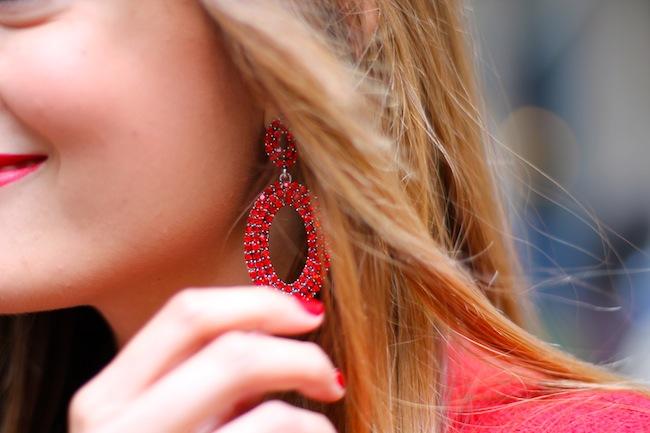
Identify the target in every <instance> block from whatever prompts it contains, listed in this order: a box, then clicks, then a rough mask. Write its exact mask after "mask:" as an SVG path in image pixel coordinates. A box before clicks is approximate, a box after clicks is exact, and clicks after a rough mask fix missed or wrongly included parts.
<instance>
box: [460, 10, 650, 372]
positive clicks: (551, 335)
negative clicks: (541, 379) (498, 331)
mask: <svg viewBox="0 0 650 433" xmlns="http://www.w3.org/2000/svg"><path fill="white" fill-rule="evenodd" d="M466 8H467V12H468V17H469V18H470V27H471V31H472V32H473V33H474V34H473V37H474V38H475V41H476V44H477V50H478V52H477V53H476V54H477V62H478V63H479V64H478V67H479V71H480V73H481V75H482V77H481V78H482V80H483V86H484V91H485V96H486V98H487V104H488V107H487V108H488V113H487V114H488V119H487V120H488V123H489V127H490V133H491V134H493V135H494V139H495V140H498V143H502V144H503V146H499V147H501V148H502V150H503V152H501V153H503V156H502V157H499V158H498V159H497V161H496V162H495V164H497V170H498V171H499V173H500V174H502V175H503V176H504V178H505V179H507V180H508V188H509V193H508V196H509V200H510V203H509V207H510V208H511V210H512V212H513V215H514V221H515V224H516V227H517V230H516V232H517V233H516V236H517V244H518V247H519V250H520V253H521V257H522V260H523V263H524V266H525V269H526V272H527V273H528V275H529V282H528V286H527V287H528V288H529V290H530V293H531V295H532V297H533V299H534V300H535V302H536V304H537V305H538V306H539V308H540V312H541V319H542V321H543V324H544V325H545V328H546V331H547V333H548V335H547V336H546V338H547V339H550V340H551V341H552V342H554V343H557V344H559V345H561V346H562V347H564V348H565V349H567V350H569V351H571V352H573V353H575V354H576V355H578V356H580V357H582V358H584V359H587V360H590V361H594V362H597V363H600V364H608V365H609V366H610V367H611V368H613V369H616V370H618V371H620V372H623V373H625V374H628V375H630V376H633V377H635V378H638V379H643V380H648V381H650V0H618V1H612V0H467V1H466ZM510 151H512V152H510ZM528 163H530V165H528ZM537 169H539V170H537Z"/></svg>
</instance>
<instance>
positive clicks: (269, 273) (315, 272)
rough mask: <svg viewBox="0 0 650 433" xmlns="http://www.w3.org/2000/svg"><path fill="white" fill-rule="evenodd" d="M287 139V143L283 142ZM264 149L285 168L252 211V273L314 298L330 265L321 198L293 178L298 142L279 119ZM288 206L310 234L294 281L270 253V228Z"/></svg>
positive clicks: (247, 239)
mask: <svg viewBox="0 0 650 433" xmlns="http://www.w3.org/2000/svg"><path fill="white" fill-rule="evenodd" d="M283 138H284V142H285V144H286V145H285V146H283V145H282V144H283V140H282V139H283ZM264 149H265V150H266V154H267V155H268V156H269V158H270V159H271V162H272V163H273V164H275V165H276V166H277V167H280V168H281V169H282V173H281V174H280V177H279V179H278V180H277V181H276V182H274V183H272V184H271V185H269V186H268V187H266V188H265V189H264V191H262V192H261V193H260V195H259V196H258V197H257V199H256V200H255V203H254V205H253V208H252V209H251V211H250V213H249V214H248V220H247V223H246V232H245V234H244V255H245V260H246V266H247V267H248V274H249V276H250V277H251V280H252V281H253V283H255V284H257V285H266V286H272V287H275V288H277V289H280V290H282V291H283V292H286V293H289V294H297V295H299V296H302V297H303V298H306V299H311V298H313V297H315V296H316V294H317V293H318V292H319V291H320V289H321V287H322V282H323V280H322V278H323V276H324V274H325V273H326V272H327V270H328V269H329V265H330V261H329V260H330V258H329V254H328V252H327V249H326V248H325V243H324V239H323V237H322V235H321V233H320V231H321V230H320V223H319V221H318V218H317V215H316V212H315V208H317V199H316V197H315V196H314V195H313V194H311V193H310V192H309V190H308V189H307V187H306V186H304V185H301V184H299V183H297V182H293V181H292V179H291V175H290V174H289V172H288V169H289V167H291V166H292V165H293V164H295V162H296V160H297V148H296V141H295V138H294V136H293V134H292V133H291V132H290V131H289V130H288V129H287V128H286V127H285V126H284V125H283V124H282V122H281V121H280V120H279V119H275V120H273V121H272V122H271V124H270V125H269V126H268V128H267V129H266V134H265V135H264ZM285 206H291V207H292V208H293V209H294V210H295V211H296V212H297V213H298V215H300V217H301V218H302V221H303V224H304V226H305V232H306V235H307V261H306V263H305V266H304V268H303V270H302V273H301V274H300V276H299V277H298V278H297V279H296V280H295V281H293V282H291V283H287V282H285V281H283V280H282V279H280V277H278V275H277V274H276V272H275V269H274V268H273V264H272V263H271V254H270V252H269V229H270V228H271V224H272V223H273V219H274V218H275V216H276V214H277V213H278V211H279V210H280V209H282V208H283V207H285Z"/></svg>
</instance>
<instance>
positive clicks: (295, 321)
mask: <svg viewBox="0 0 650 433" xmlns="http://www.w3.org/2000/svg"><path fill="white" fill-rule="evenodd" d="M207 1H209V0H207ZM273 117H275V113H273V112H272V111H271V110H269V109H268V108H267V107H260V106H258V105H257V104H256V103H255V101H254V100H253V98H252V97H251V94H250V92H249V91H248V89H247V87H246V85H245V83H244V82H243V80H242V79H241V77H240V76H239V74H238V73H237V70H236V69H235V67H234V65H233V64H232V63H231V60H230V58H229V57H228V55H227V53H226V51H225V49H224V45H223V41H222V40H221V39H220V36H219V33H218V31H217V27H216V26H215V24H214V22H213V21H212V20H211V19H210V18H209V16H208V15H207V13H206V12H205V10H204V9H203V5H202V4H201V3H199V2H197V1H196V0H137V1H134V0H101V1H100V0H0V153H14V154H29V153H38V154H45V155H47V156H48V159H47V161H46V162H45V163H44V164H43V165H42V166H41V167H40V168H39V169H38V170H37V171H35V172H33V173H31V174H30V175H28V176H26V177H24V178H22V179H21V180H19V181H17V182H13V183H11V184H8V185H5V186H3V187H0V227H2V230H0V243H1V244H2V246H3V248H2V249H0V314H15V313H22V312H36V311H45V310H51V309H59V308H68V307H73V306H78V305H90V306H93V307H94V308H96V309H97V310H98V311H99V312H100V313H101V314H102V315H103V316H104V317H105V318H106V319H107V322H108V323H109V326H110V327H111V329H112V331H113V333H114V336H115V338H116V341H117V343H118V347H119V352H118V354H117V356H116V357H115V359H114V360H113V361H112V362H111V363H110V364H109V365H107V366H106V368H104V369H103V370H102V371H101V372H100V374H98V375H97V376H96V377H94V378H93V379H92V380H90V381H89V382H88V383H87V384H86V385H84V386H83V387H82V388H81V389H80V390H78V392H77V393H76V394H75V396H74V398H73V401H72V402H71V404H70V408H69V419H70V422H69V424H70V432H74V433H82V432H83V433H85V432H93V433H96V432H102V433H109V432H122V433H124V432H126V433H128V432H139V433H142V432H148V431H151V432H157V433H160V432H170V433H171V432H179V433H180V432H188V431H198V430H197V429H198V428H199V426H202V428H203V430H201V431H215V432H216V431H219V432H222V433H240V432H241V433H244V432H250V431H256V432H262V433H263V432H272V431H282V432H310V433H319V432H323V433H324V432H327V433H331V432H333V431H334V429H333V427H332V426H331V424H330V423H329V421H327V419H325V418H324V417H323V416H322V415H319V414H316V413H312V412H309V411H307V410H304V409H299V408H295V407H292V406H290V405H287V404H284V403H281V402H278V401H275V402H274V401H272V402H270V403H264V404H260V405H257V406H255V405H256V404H257V403H259V402H260V399H261V398H262V396H263V395H264V394H265V393H268V392H271V391H280V390H290V389H294V390H297V391H298V392H301V393H303V394H304V395H306V396H308V397H310V398H314V399H320V400H323V401H335V400H337V399H339V398H341V397H342V395H343V389H342V388H341V387H340V386H339V385H338V383H337V379H336V374H335V372H336V370H335V369H334V366H333V364H332V362H331V360H330V359H329V358H328V357H327V355H326V354H325V353H324V352H323V351H322V349H321V348H320V347H318V346H317V345H315V344H314V343H308V342H301V341H296V340H294V339H292V338H289V337H290V336H291V335H294V334H300V333H304V332H308V331H310V330H313V329H314V328H315V327H317V326H319V325H320V324H321V323H322V320H323V314H320V315H314V314H310V313H309V312H308V311H307V310H305V309H304V308H302V307H301V304H300V303H299V302H297V301H296V300H294V299H292V297H289V296H287V295H285V294H283V293H280V292H279V291H278V290H276V289H272V288H271V289H269V288H259V287H258V288H255V287H250V286H248V285H249V284H250V280H249V278H248V274H247V271H246V268H245V264H244V260H243V247H242V237H243V232H244V225H243V224H244V223H245V218H239V217H241V216H242V213H243V212H245V210H246V208H247V206H248V205H249V202H248V200H249V199H250V197H251V185H252V182H253V180H255V177H256V175H257V171H256V168H258V164H259V163H260V161H259V159H258V158H259V155H260V150H261V138H262V134H263V131H264V126H265V125H266V124H267V123H268V122H269V121H270V119H271V118H273ZM275 225H276V224H274V226H275ZM272 247H273V246H272ZM289 258H290V257H289ZM285 259H286V258H283V257H281V260H285ZM152 353H155V355H156V356H151V354H152ZM226 373H227V374H226ZM254 406H255V408H254V409H252V410H250V411H249V412H247V413H244V412H245V411H246V410H247V409H250V408H251V407H254Z"/></svg>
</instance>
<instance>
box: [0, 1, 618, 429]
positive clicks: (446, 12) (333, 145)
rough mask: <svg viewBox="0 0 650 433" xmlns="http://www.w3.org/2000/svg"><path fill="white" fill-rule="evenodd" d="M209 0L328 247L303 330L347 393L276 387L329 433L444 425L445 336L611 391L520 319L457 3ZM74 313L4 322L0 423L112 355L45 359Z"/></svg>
mask: <svg viewBox="0 0 650 433" xmlns="http://www.w3.org/2000/svg"><path fill="white" fill-rule="evenodd" d="M203 3H204V5H205V6H206V9H207V11H208V13H209V14H210V16H212V17H213V18H214V22H215V26H216V27H217V29H218V31H219V32H220V33H221V35H222V37H223V40H224V42H225V44H226V45H227V47H228V50H229V53H230V54H231V55H232V58H233V60H234V62H235V64H236V65H237V67H238V68H239V69H240V71H241V73H242V75H243V76H244V77H245V79H246V80H247V82H248V83H249V84H250V86H251V89H253V91H254V94H255V95H256V97H257V98H258V99H259V101H260V103H264V104H271V105H272V106H274V107H276V108H277V109H278V111H279V112H281V113H282V116H283V117H284V118H285V119H286V120H287V122H288V124H289V125H290V128H291V129H292V130H293V132H294V134H295V136H296V137H297V139H298V142H299V146H300V148H299V151H300V154H301V158H300V171H301V174H302V176H301V177H302V179H304V181H305V183H306V184H307V186H308V187H309V188H310V189H311V190H312V191H313V192H314V193H315V194H316V195H317V196H318V197H319V202H320V212H321V216H320V218H321V221H322V227H323V230H324V232H325V233H326V236H327V238H328V242H329V247H330V252H331V263H332V267H331V272H330V275H329V279H328V280H327V281H326V287H325V288H324V290H323V292H322V297H323V300H324V302H325V304H326V308H327V319H326V321H325V323H324V325H323V327H322V328H321V329H319V330H318V331H316V332H314V333H313V334H311V335H309V336H307V338H311V339H314V340H317V341H318V342H319V343H320V344H321V345H322V346H323V347H324V348H325V349H326V351H327V352H328V353H329V354H330V355H331V356H332V357H333V360H334V362H335V363H336V364H337V365H339V366H340V367H341V368H342V370H343V371H344V373H345V376H346V379H347V383H348V392H347V396H346V398H345V399H344V400H343V401H342V402H339V403H337V404H329V405H324V404H319V403H317V402H313V401H308V400H307V399H304V398H300V396H297V395H294V394H291V393H286V394H283V397H284V398H286V399H287V400H290V401H292V402H293V403H294V404H298V405H300V406H302V407H306V408H311V409H314V410H318V411H320V412H323V413H325V414H326V415H327V416H328V417H329V418H330V419H331V420H332V421H333V422H334V424H335V426H336V427H337V429H338V430H339V431H341V432H354V433H370V432H373V433H392V432H401V433H419V432H425V431H426V432H434V431H442V430H443V429H444V427H445V422H446V412H445V411H446V410H447V409H448V405H449V403H448V400H447V396H448V393H447V391H446V388H445V373H446V364H447V358H448V356H447V355H448V351H447V348H448V347H449V346H448V345H449V344H450V343H452V344H458V345H461V346H464V347H466V348H468V349H469V350H472V351H476V352H477V353H478V352H480V353H481V354H482V355H481V356H484V357H486V359H487V358H489V359H493V360H498V361H499V366H500V368H506V369H510V370H511V371H516V372H517V373H516V374H517V377H518V380H521V381H523V382H528V383H531V384H532V383H535V384H538V385H540V386H541V387H542V388H543V389H545V390H547V391H548V392H549V393H552V392H555V391H557V390H560V389H566V388H569V389H579V388H584V387H602V388H607V387H615V386H619V385H618V384H619V383H621V379H620V378H618V377H617V376H615V375H613V374H611V373H609V372H607V371H605V370H604V369H601V368H600V367H597V366H593V365H591V364H588V363H585V362H582V361H579V360H577V359H575V358H574V357H572V356H570V355H567V354H565V353H563V352H561V351H559V350H558V349H556V348H554V347H552V346H551V345H549V344H546V343H544V342H543V341H541V340H540V339H538V338H537V337H535V336H534V335H533V334H532V333H530V332H528V331H526V330H525V328H526V325H527V323H524V320H523V318H524V317H527V316H528V315H527V314H524V313H522V311H524V312H525V311H527V309H528V307H527V305H526V301H525V295H524V293H523V291H522V290H521V288H522V287H524V282H523V280H522V279H521V271H520V269H519V267H518V264H517V260H516V255H515V253H514V248H513V245H512V244H511V241H512V237H511V236H510V234H509V225H508V222H507V218H506V212H505V211H504V209H503V205H502V200H501V198H500V193H499V188H498V183H497V181H496V178H495V173H494V172H493V170H492V168H491V165H490V161H492V159H493V158H494V155H493V150H491V149H490V140H489V137H488V134H487V132H486V128H485V126H484V120H483V109H482V106H483V105H482V104H483V103H482V100H481V96H480V90H479V86H478V83H479V81H478V80H477V77H476V73H475V70H474V66H473V56H472V46H471V41H470V39H469V38H468V37H467V33H468V32H467V23H466V21H465V19H466V17H465V15H464V9H463V6H462V2H461V1H460V0H203ZM84 314H86V312H85V311H78V310H74V309H73V310H70V311H66V312H50V313H39V314H38V315H20V316H18V317H4V318H2V319H1V320H0V338H2V341H3V342H4V344H5V346H4V348H5V350H3V352H2V356H3V357H2V358H1V359H0V380H2V382H1V386H2V388H1V389H2V393H1V394H0V395H1V397H2V401H1V402H0V403H2V406H3V407H4V417H3V420H2V424H1V425H0V432H2V433H17V432H21V433H25V432H42V431H51V430H46V429H45V428H43V426H44V425H48V426H49V427H52V426H53V425H54V423H55V420H56V419H57V418H56V415H57V413H58V414H59V416H61V414H62V412H61V411H62V410H63V409H62V407H65V406H63V405H61V406H62V407H59V408H58V412H57V409H56V408H54V407H52V406H53V405H52V404H51V403H50V404H49V406H48V405H46V404H44V403H43V402H44V401H48V402H52V401H65V399H66V398H68V397H69V395H70V393H71V392H73V390H74V386H75V384H76V385H79V380H80V379H79V378H71V379H68V380H66V381H63V380H61V383H59V382H56V381H54V380H53V378H57V377H66V376H65V372H66V371H67V370H68V369H69V368H70V366H71V364H72V363H73V362H76V363H77V364H76V365H79V362H81V361H79V359H77V361H74V357H75V356H77V357H80V356H82V355H81V354H82V353H86V354H87V353H91V352H92V353H95V357H96V358H95V359H93V360H86V361H87V362H86V364H83V363H82V364H83V365H86V367H87V368H86V369H85V370H84V371H85V374H86V376H85V377H87V375H88V374H90V373H91V372H92V371H93V370H92V368H93V366H95V368H99V367H100V366H101V365H102V362H106V360H107V359H109V356H110V347H109V349H106V346H99V347H103V348H104V350H98V351H95V352H93V349H92V348H90V349H87V350H86V351H78V352H74V351H70V355H69V357H61V356H60V355H59V356H55V355H54V354H55V353H60V349H61V347H62V346H60V344H63V343H64V342H65V341H86V342H88V341H89V340H88V339H87V338H86V340H83V338H84V336H78V335H77V336H74V335H73V330H74V329H75V328H77V327H75V326H71V321H72V320H86V321H92V320H95V319H93V318H85V319H83V317H84V316H83V315H84ZM72 323H75V322H72ZM97 326H99V327H100V328H101V324H98V325H97ZM77 329H78V328H77ZM44 341H55V342H60V343H59V344H55V345H42V344H40V343H42V342H44ZM68 344H71V343H68ZM51 346H53V347H51ZM67 347H69V346H67ZM75 353H76V355H75ZM102 354H105V355H102ZM44 371H47V372H48V373H47V374H45V373H44ZM81 377H84V375H81ZM53 382H56V383H54V384H53ZM36 396H38V398H37V397H36ZM39 402H40V403H39ZM48 408H49V409H48ZM35 413H38V414H39V416H38V417H37V418H35V417H33V414H35ZM63 414H64V412H63ZM48 423H49V424H48ZM49 427H48V428H49ZM61 431H63V430H61Z"/></svg>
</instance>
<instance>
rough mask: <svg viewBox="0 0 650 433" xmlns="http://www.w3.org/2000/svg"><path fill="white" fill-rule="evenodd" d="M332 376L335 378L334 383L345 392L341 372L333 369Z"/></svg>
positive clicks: (343, 378)
mask: <svg viewBox="0 0 650 433" xmlns="http://www.w3.org/2000/svg"><path fill="white" fill-rule="evenodd" d="M334 374H335V376H336V382H337V383H338V384H339V386H340V387H341V389H343V390H345V377H344V376H343V373H341V370H339V369H338V368H337V369H335V370H334Z"/></svg>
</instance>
